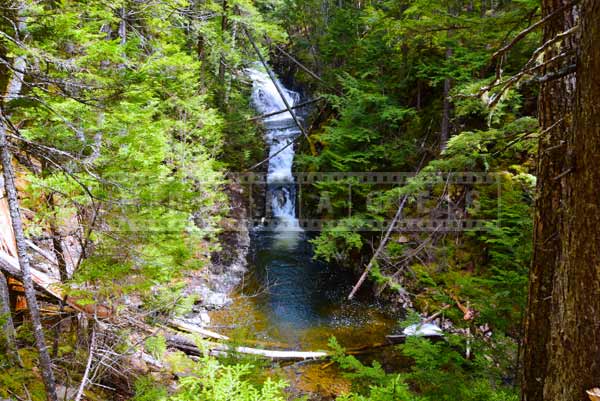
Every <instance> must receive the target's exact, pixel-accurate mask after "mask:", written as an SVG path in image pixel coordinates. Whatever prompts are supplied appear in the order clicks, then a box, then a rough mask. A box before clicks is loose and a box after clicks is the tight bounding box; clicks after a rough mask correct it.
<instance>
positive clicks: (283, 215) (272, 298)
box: [211, 67, 396, 395]
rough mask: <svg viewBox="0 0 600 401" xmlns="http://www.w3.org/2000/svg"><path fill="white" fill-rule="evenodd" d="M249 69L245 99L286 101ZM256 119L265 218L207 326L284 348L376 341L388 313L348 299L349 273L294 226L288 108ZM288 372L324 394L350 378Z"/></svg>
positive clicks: (274, 104)
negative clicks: (321, 258)
mask: <svg viewBox="0 0 600 401" xmlns="http://www.w3.org/2000/svg"><path fill="white" fill-rule="evenodd" d="M248 74H249V76H250V77H251V79H252V81H253V94H252V104H253V106H254V108H255V109H256V111H257V112H258V113H260V114H266V113H271V112H274V111H279V110H283V109H285V108H286V107H285V103H284V102H283V100H282V99H281V96H280V94H279V93H278V91H277V88H276V87H275V84H274V82H273V81H272V80H271V79H270V78H269V75H268V74H267V73H266V72H265V71H264V70H261V69H260V68H258V67H256V68H254V69H250V70H248ZM277 85H279V86H280V89H281V92H282V93H283V94H284V95H285V96H286V100H287V102H288V104H289V105H290V106H293V105H294V104H297V102H298V101H299V98H300V97H299V95H298V94H297V93H295V92H293V91H290V90H287V89H286V88H284V87H283V85H281V83H280V82H277ZM263 122H264V126H265V129H266V135H265V139H266V142H267V144H268V145H269V148H270V150H269V154H270V156H272V158H271V159H270V160H269V165H268V172H267V191H266V203H267V205H266V209H267V217H268V218H270V220H269V221H270V224H269V225H268V226H267V227H261V226H259V227H257V228H255V229H254V230H253V232H252V234H251V237H252V240H251V251H250V255H249V257H248V270H249V274H247V275H246V277H245V279H244V283H243V285H242V286H241V289H240V290H239V293H238V294H237V295H236V296H235V297H234V302H233V304H232V305H231V306H229V307H227V308H224V309H221V310H217V311H214V312H212V314H211V321H212V322H213V324H214V325H215V326H213V327H215V328H218V329H219V330H220V331H223V332H226V333H227V334H229V335H230V336H232V338H234V339H236V338H238V339H239V341H240V343H241V342H244V341H247V340H248V339H250V340H253V341H255V342H256V343H258V344H260V345H262V346H264V347H278V348H285V349H290V350H292V349H293V350H303V351H317V350H325V349H327V343H328V340H329V338H330V337H332V336H335V337H336V338H337V339H338V341H339V342H340V344H342V345H343V346H344V347H347V348H355V347H361V346H366V345H369V344H375V343H380V342H383V341H384V340H385V335H386V334H389V333H390V332H391V331H392V330H393V328H394V326H395V323H396V322H395V320H394V319H392V318H390V317H389V316H387V315H386V314H385V313H384V311H383V309H382V308H381V307H380V306H378V305H376V304H375V303H374V301H373V300H365V299H360V298H358V299H357V300H353V301H348V300H347V299H346V297H347V295H348V293H349V291H350V289H351V288H352V285H353V284H354V280H355V277H353V275H352V274H349V273H348V272H344V271H340V270H339V269H334V268H332V267H330V266H328V265H327V264H326V263H322V262H318V261H315V260H314V259H313V250H312V245H311V243H310V242H309V240H310V238H311V235H310V233H307V232H305V231H303V230H302V229H301V228H300V227H299V224H298V219H297V216H296V185H295V183H294V177H293V174H292V165H293V161H294V146H288V147H287V148H285V149H284V150H283V151H281V149H282V148H284V147H285V146H286V145H287V144H288V143H289V141H291V140H294V139H295V138H296V137H297V136H298V135H301V132H300V130H299V129H298V128H297V127H296V125H295V123H294V121H293V118H292V116H291V115H290V113H289V112H285V113H281V114H278V115H275V116H272V117H268V118H265V119H264V121H263ZM278 152H279V153H278ZM273 155H274V156H273ZM379 358H381V356H379ZM313 365H314V364H313ZM315 374H318V376H319V378H318V379H317V378H315V377H314V375H315ZM288 375H289V376H290V377H289V378H288V379H291V380H292V382H293V384H294V386H295V387H297V388H300V390H302V391H309V392H323V389H324V388H325V387H327V388H328V389H329V390H328V391H330V392H331V394H325V395H335V393H339V392H343V391H344V389H343V388H342V387H344V386H348V385H349V384H348V383H345V384H344V382H343V380H341V379H340V380H337V379H335V378H336V377H337V376H339V375H338V374H337V372H335V371H331V369H325V370H324V369H322V367H319V366H318V365H317V367H316V368H315V367H314V366H312V367H311V366H308V365H304V366H300V367H294V368H293V369H291V371H289V372H288ZM323 381H325V383H327V384H324V383H323ZM338 387H339V388H338Z"/></svg>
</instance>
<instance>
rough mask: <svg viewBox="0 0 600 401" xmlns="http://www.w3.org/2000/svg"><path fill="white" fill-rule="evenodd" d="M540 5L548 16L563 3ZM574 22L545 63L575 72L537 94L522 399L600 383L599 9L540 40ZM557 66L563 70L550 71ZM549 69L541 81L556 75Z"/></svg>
mask: <svg viewBox="0 0 600 401" xmlns="http://www.w3.org/2000/svg"><path fill="white" fill-rule="evenodd" d="M567 3H568V2H567V1H564V0H545V1H543V2H542V11H543V14H544V15H548V14H549V13H551V12H553V11H554V10H556V9H558V8H559V7H561V6H564V5H565V4H567ZM577 19H579V21H580V29H579V31H580V34H581V40H580V41H579V43H578V41H577V38H575V37H569V38H568V39H566V40H564V41H563V42H562V45H561V46H560V47H558V46H557V47H553V48H551V49H550V50H549V51H547V52H546V53H545V55H544V57H545V59H546V60H548V59H550V58H552V57H554V56H556V55H558V54H560V53H562V52H564V51H570V50H577V82H576V81H575V77H574V75H573V74H571V75H567V76H565V77H563V78H561V79H557V80H554V81H548V82H545V83H544V84H543V85H542V87H541V92H540V105H539V114H540V123H541V126H542V130H544V129H545V128H548V127H552V126H553V125H555V128H553V129H551V130H549V131H548V133H547V134H546V135H544V136H543V137H541V138H540V144H539V155H538V156H539V157H538V159H539V160H538V199H537V201H536V215H535V229H534V257H533V263H532V267H531V272H530V287H529V303H528V311H527V317H526V320H525V338H524V344H523V376H522V400H524V401H539V400H548V401H550V400H552V401H554V400H560V401H581V400H585V399H587V396H586V394H585V391H586V390H588V389H590V388H592V387H597V386H599V385H600V379H599V378H600V331H599V328H600V315H599V314H598V311H599V310H600V297H599V296H598V294H600V247H599V244H600V195H599V194H598V190H597V186H598V183H599V182H600V171H599V170H598V168H597V166H598V163H600V106H599V104H598V102H597V99H596V97H597V94H598V93H600V82H599V81H598V78H597V77H598V76H599V74H600V48H599V47H598V46H597V43H598V41H599V40H600V25H598V21H599V20H600V3H598V2H597V1H595V0H584V1H583V2H582V5H581V9H580V11H579V12H578V10H576V9H568V10H567V11H565V12H564V15H562V17H559V18H556V19H554V20H553V21H551V22H549V23H547V24H546V25H545V27H544V42H545V41H547V40H549V39H551V38H553V37H554V36H556V35H557V34H560V33H561V32H564V31H566V30H567V29H570V28H572V27H573V26H574V25H575V24H576V23H577ZM556 68H560V67H556ZM552 72H553V71H546V72H545V73H546V74H547V73H552Z"/></svg>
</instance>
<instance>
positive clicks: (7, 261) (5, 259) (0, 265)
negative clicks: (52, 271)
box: [0, 251, 105, 315]
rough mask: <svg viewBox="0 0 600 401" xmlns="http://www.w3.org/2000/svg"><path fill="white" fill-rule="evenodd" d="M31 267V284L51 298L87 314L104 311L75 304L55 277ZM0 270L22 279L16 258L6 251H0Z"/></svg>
mask: <svg viewBox="0 0 600 401" xmlns="http://www.w3.org/2000/svg"><path fill="white" fill-rule="evenodd" d="M30 269H31V278H32V280H33V284H34V286H35V287H37V288H38V289H40V290H42V291H43V292H44V293H46V294H47V295H49V296H50V297H52V298H55V299H56V300H59V301H61V302H66V304H67V305H69V306H70V307H72V308H73V309H75V310H76V311H77V312H82V313H85V314H88V315H95V314H97V315H103V314H104V313H102V311H103V310H104V308H105V307H103V306H98V307H96V306H94V305H86V306H81V305H79V304H77V302H75V300H74V299H72V298H69V297H68V296H67V295H66V294H65V293H64V292H63V290H62V289H61V288H60V284H61V283H60V281H58V280H57V279H55V278H52V277H51V276H49V275H48V274H46V273H43V272H41V271H39V270H37V269H35V268H33V266H31V267H30ZM0 270H2V271H3V272H5V273H6V274H8V275H9V276H11V277H12V278H15V279H17V280H19V281H22V279H23V272H22V271H21V268H20V266H19V261H18V260H17V258H15V257H12V256H10V255H9V254H7V253H6V252H1V251H0Z"/></svg>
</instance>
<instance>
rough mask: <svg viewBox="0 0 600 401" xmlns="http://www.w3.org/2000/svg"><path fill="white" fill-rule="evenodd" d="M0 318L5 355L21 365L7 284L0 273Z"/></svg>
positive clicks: (4, 277)
mask: <svg viewBox="0 0 600 401" xmlns="http://www.w3.org/2000/svg"><path fill="white" fill-rule="evenodd" d="M0 318H2V319H4V320H5V322H4V325H3V326H2V331H3V332H4V341H5V342H6V351H7V355H8V356H9V357H10V359H11V360H12V362H14V363H16V364H18V365H22V363H21V358H20V357H19V352H18V348H17V340H16V336H15V325H14V323H13V320H12V315H11V311H10V295H9V291H8V283H7V282H6V276H4V273H2V272H0Z"/></svg>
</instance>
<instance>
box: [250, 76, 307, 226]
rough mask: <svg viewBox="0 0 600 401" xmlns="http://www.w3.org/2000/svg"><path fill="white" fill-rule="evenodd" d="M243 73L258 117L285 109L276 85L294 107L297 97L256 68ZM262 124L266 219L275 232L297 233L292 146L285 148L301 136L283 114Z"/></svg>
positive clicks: (288, 117)
mask: <svg viewBox="0 0 600 401" xmlns="http://www.w3.org/2000/svg"><path fill="white" fill-rule="evenodd" d="M247 73H248V75H249V76H250V78H251V79H252V83H253V91H252V104H253V106H254V108H255V109H256V110H257V111H258V112H259V113H261V114H268V113H273V112H276V111H280V110H285V109H286V106H285V103H284V101H283V100H282V98H281V95H280V94H279V92H278V91H277V88H276V87H275V85H276V84H277V85H278V86H279V88H280V89H281V92H282V93H283V94H284V96H285V97H286V100H287V103H288V104H289V105H290V106H291V107H293V105H294V104H296V103H297V101H298V99H299V95H298V93H296V92H294V91H291V90H288V89H286V88H284V87H283V85H282V84H281V83H280V82H279V81H277V83H276V84H275V83H274V82H273V81H272V80H271V78H270V77H269V74H268V73H267V72H266V71H265V70H264V69H262V68H260V67H258V66H256V67H254V68H251V69H248V70H247ZM263 122H264V125H265V128H266V131H267V134H266V139H267V143H268V145H269V157H271V159H270V160H269V168H268V171H267V187H268V190H267V203H268V206H269V208H270V216H269V217H272V218H274V219H276V220H277V221H278V224H277V225H276V226H275V228H277V229H280V230H299V226H298V219H297V218H296V194H295V186H294V177H293V176H292V164H293V162H294V145H291V146H288V144H289V143H290V141H293V140H294V139H295V138H296V137H297V136H298V135H300V134H301V132H300V130H299V129H298V127H297V126H296V125H295V123H294V119H293V117H292V115H291V114H290V113H289V112H287V111H286V112H285V113H280V114H276V115H274V116H271V117H267V118H264V119H263ZM286 146H287V147H286ZM284 148H285V149H284ZM282 149H283V150H282Z"/></svg>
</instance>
